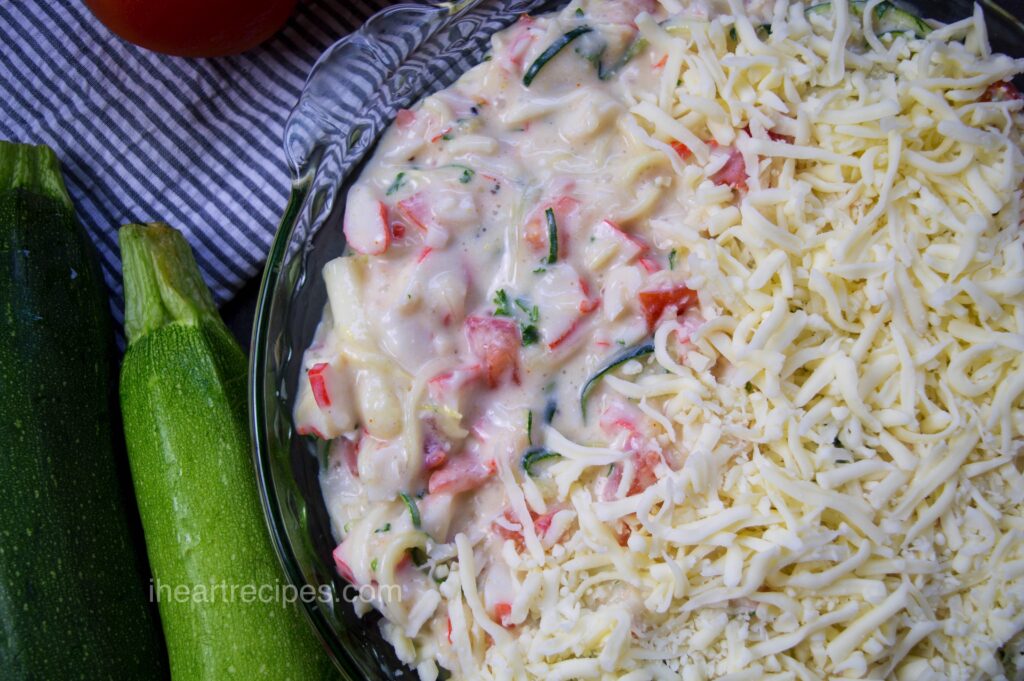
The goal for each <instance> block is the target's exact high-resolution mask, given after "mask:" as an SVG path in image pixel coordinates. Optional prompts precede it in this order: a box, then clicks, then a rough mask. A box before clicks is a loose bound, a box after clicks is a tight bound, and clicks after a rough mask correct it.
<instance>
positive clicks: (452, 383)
mask: <svg viewBox="0 0 1024 681" xmlns="http://www.w3.org/2000/svg"><path fill="white" fill-rule="evenodd" d="M480 375H481V369H480V366H479V365H478V364H474V365H473V366H469V367H463V368H460V369H452V370H451V371H445V372H443V373H440V374H438V375H437V376H434V377H433V378H432V379H430V380H429V381H428V382H427V392H428V393H429V394H430V399H432V400H434V401H435V402H439V403H444V404H448V403H449V401H450V398H452V397H453V396H455V395H457V394H458V393H460V392H461V391H462V390H463V389H464V388H465V387H466V386H468V385H470V384H471V383H473V382H475V381H476V380H477V379H478V378H480ZM457 411H461V410H457Z"/></svg>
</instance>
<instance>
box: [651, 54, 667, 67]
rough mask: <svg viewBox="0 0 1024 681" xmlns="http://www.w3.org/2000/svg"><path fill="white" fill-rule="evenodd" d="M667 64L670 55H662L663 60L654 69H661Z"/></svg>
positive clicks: (656, 63)
mask: <svg viewBox="0 0 1024 681" xmlns="http://www.w3.org/2000/svg"><path fill="white" fill-rule="evenodd" d="M666 62H668V54H663V55H661V59H659V60H658V61H657V62H655V64H654V68H656V69H660V68H662V67H663V66H665V63H666Z"/></svg>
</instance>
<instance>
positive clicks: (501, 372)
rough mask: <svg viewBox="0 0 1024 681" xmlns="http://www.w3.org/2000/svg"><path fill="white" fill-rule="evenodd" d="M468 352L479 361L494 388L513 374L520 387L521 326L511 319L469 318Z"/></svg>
mask: <svg viewBox="0 0 1024 681" xmlns="http://www.w3.org/2000/svg"><path fill="white" fill-rule="evenodd" d="M466 339H467V340H468V341H469V349H470V351H472V353H473V354H474V355H475V356H476V357H477V359H479V360H480V362H481V364H482V365H483V367H484V372H485V373H486V374H487V382H488V384H489V385H490V386H491V387H492V388H494V387H497V385H498V384H499V383H500V382H501V380H502V378H503V377H504V376H505V375H506V373H508V372H509V371H511V373H512V380H513V381H516V382H517V383H518V378H517V374H518V364H519V345H520V340H519V326H518V325H516V323H515V322H514V321H512V320H511V319H498V318H497V317H466Z"/></svg>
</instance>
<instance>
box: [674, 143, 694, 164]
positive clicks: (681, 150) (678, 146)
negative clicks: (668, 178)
mask: <svg viewBox="0 0 1024 681" xmlns="http://www.w3.org/2000/svg"><path fill="white" fill-rule="evenodd" d="M672 148H673V149H674V150H675V152H676V153H677V154H679V158H681V159H683V160H684V161H685V160H686V159H688V158H690V157H691V156H693V152H692V151H690V147H688V146H686V145H685V144H683V143H682V142H680V141H679V140H676V141H674V142H672Z"/></svg>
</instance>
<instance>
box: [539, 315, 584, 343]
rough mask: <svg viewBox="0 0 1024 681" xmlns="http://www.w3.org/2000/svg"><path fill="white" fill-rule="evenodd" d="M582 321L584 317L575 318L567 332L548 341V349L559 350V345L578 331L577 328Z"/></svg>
mask: <svg viewBox="0 0 1024 681" xmlns="http://www.w3.org/2000/svg"><path fill="white" fill-rule="evenodd" d="M581 321H583V320H582V318H581V319H577V320H575V321H574V322H573V323H572V326H570V327H569V328H568V329H566V331H565V333H563V334H562V335H561V336H559V337H558V338H556V339H555V340H553V341H551V342H550V343H548V350H557V349H558V348H559V346H561V345H562V344H563V343H565V341H567V340H569V338H571V337H572V335H573V334H574V333H576V329H578V328H580V322H581Z"/></svg>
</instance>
